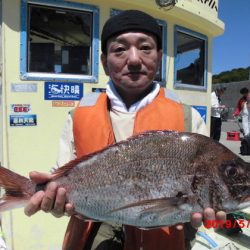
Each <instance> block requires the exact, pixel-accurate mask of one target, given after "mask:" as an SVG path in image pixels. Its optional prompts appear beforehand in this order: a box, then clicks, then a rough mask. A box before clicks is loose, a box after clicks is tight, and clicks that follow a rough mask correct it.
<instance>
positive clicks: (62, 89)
mask: <svg viewBox="0 0 250 250" xmlns="http://www.w3.org/2000/svg"><path fill="white" fill-rule="evenodd" d="M82 96H83V85H82V84H81V83H72V82H71V83H70V82H68V83H65V82H45V84H44V99H45V100H80V99H81V98H82Z"/></svg>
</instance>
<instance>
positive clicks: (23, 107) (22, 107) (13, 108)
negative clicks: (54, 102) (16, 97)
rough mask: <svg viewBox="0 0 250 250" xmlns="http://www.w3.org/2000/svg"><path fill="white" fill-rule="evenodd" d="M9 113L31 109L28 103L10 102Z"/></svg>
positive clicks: (24, 111)
mask: <svg viewBox="0 0 250 250" xmlns="http://www.w3.org/2000/svg"><path fill="white" fill-rule="evenodd" d="M10 109H11V113H15V114H17V113H28V112H30V111H31V105H30V104H11V105H10Z"/></svg>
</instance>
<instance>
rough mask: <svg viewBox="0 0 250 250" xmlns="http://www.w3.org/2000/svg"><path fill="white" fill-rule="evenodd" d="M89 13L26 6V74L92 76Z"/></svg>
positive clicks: (90, 14)
mask: <svg viewBox="0 0 250 250" xmlns="http://www.w3.org/2000/svg"><path fill="white" fill-rule="evenodd" d="M92 26H93V25H92V13H90V12H84V11H76V10H69V9H62V8H54V7H46V6H39V5H32V4H30V5H29V30H28V55H27V59H28V60H27V64H28V65H27V66H28V71H29V72H46V73H57V74H60V73H64V74H84V75H91V71H92V70H91V60H92V58H91V41H92Z"/></svg>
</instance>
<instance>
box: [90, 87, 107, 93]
mask: <svg viewBox="0 0 250 250" xmlns="http://www.w3.org/2000/svg"><path fill="white" fill-rule="evenodd" d="M92 92H95V93H102V92H104V93H105V92H106V88H92Z"/></svg>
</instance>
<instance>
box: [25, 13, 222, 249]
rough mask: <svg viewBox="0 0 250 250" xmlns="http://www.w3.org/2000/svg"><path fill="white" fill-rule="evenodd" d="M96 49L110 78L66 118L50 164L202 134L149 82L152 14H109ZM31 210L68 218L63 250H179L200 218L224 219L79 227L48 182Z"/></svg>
mask: <svg viewBox="0 0 250 250" xmlns="http://www.w3.org/2000/svg"><path fill="white" fill-rule="evenodd" d="M101 49H102V55H101V61H102V64H103V67H104V70H105V73H106V75H107V76H109V78H110V80H109V82H108V84H107V91H106V93H100V94H99V95H94V96H93V94H89V95H88V96H85V97H83V99H82V100H81V102H80V104H79V106H78V107H77V108H76V109H75V110H74V113H71V115H69V117H68V120H67V122H66V125H65V128H64V131H63V135H62V138H61V147H60V155H59V159H58V166H61V165H63V164H65V163H66V162H67V161H69V160H71V159H74V158H76V157H80V156H83V155H86V154H90V153H93V152H94V151H97V150H100V149H101V148H103V147H106V146H109V145H111V144H113V143H115V142H118V141H120V140H124V139H126V138H128V137H130V136H131V135H135V134H138V133H141V132H143V131H146V130H163V129H168V130H176V131H190V132H193V133H201V134H205V135H207V134H208V133H207V130H206V126H205V123H204V121H203V119H202V118H201V116H200V115H199V113H198V112H197V111H196V110H195V109H193V108H191V107H189V106H187V105H182V104H181V103H180V102H178V100H177V99H176V98H174V95H173V94H171V91H169V90H166V89H163V88H161V87H160V84H159V83H157V82H155V81H154V79H155V77H156V73H157V70H158V67H159V65H160V62H161V58H162V33H161V30H160V28H159V25H158V24H157V22H156V20H155V19H154V18H153V17H152V16H150V15H148V14H146V13H144V12H141V11H138V10H127V11H123V12H121V13H120V14H118V15H116V16H113V17H111V18H110V19H109V20H108V21H107V22H106V23H105V25H104V27H103V31H102V35H101ZM173 99H175V100H173ZM185 118H187V119H185ZM30 177H31V179H32V180H33V181H35V182H36V183H44V182H47V181H49V180H51V178H52V175H49V174H45V173H38V172H32V173H30ZM39 210H43V211H45V212H51V213H52V214H53V215H54V216H55V217H61V216H63V215H64V214H65V213H67V214H68V215H71V218H70V222H69V224H68V228H67V231H66V234H65V239H64V243H63V249H68V250H78V249H81V250H83V249H84V250H89V249H91V250H93V249H99V250H120V249H121V250H122V249H126V250H135V249H143V250H156V249H157V250H166V249H168V250H184V249H187V248H186V246H187V245H185V243H186V242H188V241H189V240H190V239H192V237H193V235H194V234H193V233H195V232H196V230H197V228H198V227H199V226H200V225H201V223H202V220H203V217H204V219H206V220H215V219H219V220H225V218H226V216H225V213H224V212H222V211H220V212H217V213H215V212H214V210H213V209H211V208H206V209H205V210H204V213H203V214H201V213H194V214H192V215H190V216H191V224H190V223H188V224H185V225H184V226H183V225H178V226H172V227H163V228H159V229H154V230H140V229H138V228H135V227H131V226H123V225H119V224H114V223H112V224H110V223H106V222H103V223H92V222H87V221H86V222H85V221H84V220H81V219H79V218H78V217H77V216H76V215H75V214H74V209H73V204H70V203H68V202H67V199H66V194H65V189H63V188H61V187H59V188H58V187H57V185H56V183H55V182H51V183H49V185H47V187H46V190H45V191H39V192H37V193H36V194H34V195H33V196H32V198H31V200H30V202H29V204H28V205H27V206H26V208H25V213H26V215H28V216H31V215H33V214H35V213H36V212H37V211H39Z"/></svg>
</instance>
